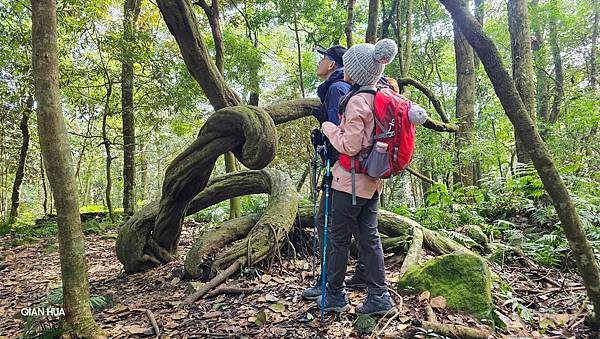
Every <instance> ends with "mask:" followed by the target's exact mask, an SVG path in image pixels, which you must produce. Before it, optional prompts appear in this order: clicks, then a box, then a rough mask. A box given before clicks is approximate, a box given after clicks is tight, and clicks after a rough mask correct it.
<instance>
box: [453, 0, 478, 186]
mask: <svg viewBox="0 0 600 339" xmlns="http://www.w3.org/2000/svg"><path fill="white" fill-rule="evenodd" d="M458 3H459V4H460V6H462V7H463V8H465V9H468V8H469V3H468V1H467V0H459V1H458ZM454 53H455V55H456V87H457V89H456V118H457V119H458V121H459V130H458V133H457V134H456V148H457V150H456V151H457V155H456V158H457V161H456V164H457V167H458V168H457V169H456V172H455V175H454V182H455V183H459V182H460V183H461V184H463V185H464V186H472V185H473V184H474V182H473V162H472V161H470V159H468V158H467V157H466V155H465V153H464V150H465V149H466V148H468V147H470V145H471V144H472V143H473V139H474V132H475V131H474V130H475V80H476V79H475V64H474V59H473V48H472V47H471V46H470V45H469V43H468V42H467V39H465V37H464V36H463V34H462V33H461V31H460V29H459V28H458V26H457V25H456V23H455V24H454ZM465 158H467V159H465Z"/></svg>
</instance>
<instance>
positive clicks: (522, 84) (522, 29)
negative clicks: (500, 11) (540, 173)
mask: <svg viewBox="0 0 600 339" xmlns="http://www.w3.org/2000/svg"><path fill="white" fill-rule="evenodd" d="M508 28H509V32H510V47H511V55H512V71H513V72H512V74H513V79H514V81H515V85H516V86H517V91H519V96H520V97H521V100H523V104H524V105H525V108H526V109H527V111H528V112H529V116H530V117H531V120H533V121H534V123H535V87H534V83H533V58H532V55H531V36H530V33H529V10H528V8H527V0H509V1H508ZM515 142H516V151H517V160H518V161H519V162H520V163H523V164H526V163H528V162H529V161H531V159H529V156H528V155H527V152H526V151H525V145H523V143H522V142H521V140H519V138H517V135H516V134H515Z"/></svg>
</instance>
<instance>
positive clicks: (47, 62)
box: [31, 0, 102, 338]
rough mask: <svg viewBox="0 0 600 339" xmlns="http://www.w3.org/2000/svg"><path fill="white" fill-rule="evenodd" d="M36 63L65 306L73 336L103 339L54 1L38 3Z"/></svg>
mask: <svg viewBox="0 0 600 339" xmlns="http://www.w3.org/2000/svg"><path fill="white" fill-rule="evenodd" d="M31 13H32V39H31V40H32V64H33V81H34V87H35V99H36V100H37V102H38V107H37V112H36V113H37V119H38V132H39V138H40V145H41V149H42V155H43V158H44V165H45V167H46V171H47V173H48V180H49V181H50V187H51V188H52V192H53V194H54V199H55V201H56V211H57V214H58V219H57V222H58V243H59V255H60V267H61V277H62V283H63V306H64V309H65V318H66V322H67V330H68V331H69V332H70V333H71V334H72V335H73V336H74V337H88V338H90V337H100V336H101V335H102V333H101V331H100V329H99V327H98V326H97V325H96V323H95V322H94V318H93V317H92V312H91V309H90V297H89V284H88V275H87V263H86V261H85V241H84V238H83V232H82V230H81V225H80V217H79V202H78V195H77V183H76V181H75V173H74V170H73V159H72V156H71V150H70V146H69V142H68V140H67V128H66V125H65V121H64V117H63V114H62V107H61V95H60V89H59V86H58V79H59V69H58V67H59V66H58V43H57V27H56V2H55V1H53V0H34V1H32V2H31Z"/></svg>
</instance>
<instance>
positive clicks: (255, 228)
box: [185, 169, 298, 279]
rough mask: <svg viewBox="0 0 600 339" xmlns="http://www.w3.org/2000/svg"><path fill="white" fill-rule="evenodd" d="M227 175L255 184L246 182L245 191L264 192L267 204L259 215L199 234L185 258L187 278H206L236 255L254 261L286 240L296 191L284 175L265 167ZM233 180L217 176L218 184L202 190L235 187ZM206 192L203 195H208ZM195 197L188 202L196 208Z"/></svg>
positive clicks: (235, 258)
mask: <svg viewBox="0 0 600 339" xmlns="http://www.w3.org/2000/svg"><path fill="white" fill-rule="evenodd" d="M228 177H229V178H231V177H234V178H244V182H246V183H247V182H254V183H255V184H254V185H253V186H252V187H249V185H246V187H245V188H246V190H245V191H248V189H250V188H251V189H252V190H253V191H255V192H256V191H262V192H264V193H268V194H269V203H268V204H267V207H266V208H265V210H264V212H263V214H262V215H260V216H257V215H254V216H247V217H243V218H238V219H234V220H231V221H230V222H228V223H224V224H223V225H222V226H221V227H220V228H218V229H215V230H213V231H210V232H207V233H205V234H203V235H202V236H201V237H200V238H199V239H198V240H197V241H196V243H195V244H194V245H193V247H192V249H191V250H190V251H189V252H188V255H187V257H186V261H185V272H186V274H187V275H188V276H190V277H193V278H198V277H200V278H203V279H207V278H210V277H212V276H213V275H214V274H215V273H216V272H218V271H219V270H221V269H222V268H223V267H228V266H230V265H231V264H232V263H233V262H234V261H236V260H238V259H240V258H242V259H243V261H244V262H245V263H247V264H257V263H259V262H261V261H263V260H265V259H266V258H268V257H270V256H272V255H274V254H276V253H278V251H279V248H280V247H281V246H282V244H283V240H284V239H286V237H287V235H288V233H289V232H290V230H291V229H292V226H293V225H294V219H295V218H296V213H297V210H298V207H297V206H298V193H297V192H296V189H295V187H294V184H293V182H292V180H291V179H290V177H289V176H288V175H287V174H285V173H283V172H281V171H277V170H272V169H265V170H262V171H246V172H241V175H238V176H237V177H236V176H234V175H229V176H228ZM234 181H235V180H231V179H229V180H220V179H219V183H220V184H219V185H211V187H210V188H207V190H205V191H208V193H210V191H213V190H214V188H215V187H216V186H220V187H221V189H220V190H219V191H220V192H223V191H227V189H225V187H231V188H234V187H238V186H237V185H236V186H233V184H232V183H233V182H234ZM230 185H231V186H230ZM208 193H207V194H206V196H212V194H208ZM221 194H222V193H221ZM202 195H205V192H202ZM199 198H200V196H199V197H198V198H196V199H194V201H193V202H192V204H190V205H191V206H194V207H195V208H197V204H198V203H199V200H200V199H199ZM221 198H224V196H221ZM202 205H203V204H202ZM239 219H242V220H239ZM237 220H239V221H237ZM246 229H248V231H246V232H245V233H246V234H247V236H246V237H245V238H244V239H243V240H241V241H239V242H238V243H236V244H234V245H233V246H231V247H230V248H228V249H227V250H224V251H221V252H219V253H217V254H214V252H215V251H216V250H219V249H222V248H223V247H224V245H225V244H229V243H231V242H233V241H234V240H236V238H237V239H240V238H241V237H239V235H240V234H242V233H244V231H245V230H246ZM244 235H245V234H244ZM215 239H220V242H219V243H218V244H215V242H214V240H215ZM209 254H211V255H212V258H207V256H208V255H209ZM213 254H214V255H213ZM206 259H208V260H206Z"/></svg>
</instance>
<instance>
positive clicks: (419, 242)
mask: <svg viewBox="0 0 600 339" xmlns="http://www.w3.org/2000/svg"><path fill="white" fill-rule="evenodd" d="M412 232H413V234H412V242H411V244H410V248H409V249H408V252H407V253H406V257H405V258H404V262H402V267H400V275H403V274H404V273H406V272H407V271H408V270H409V269H410V268H411V267H413V266H415V265H417V264H418V263H419V258H421V251H422V250H423V231H422V230H421V227H413V229H412Z"/></svg>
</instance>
